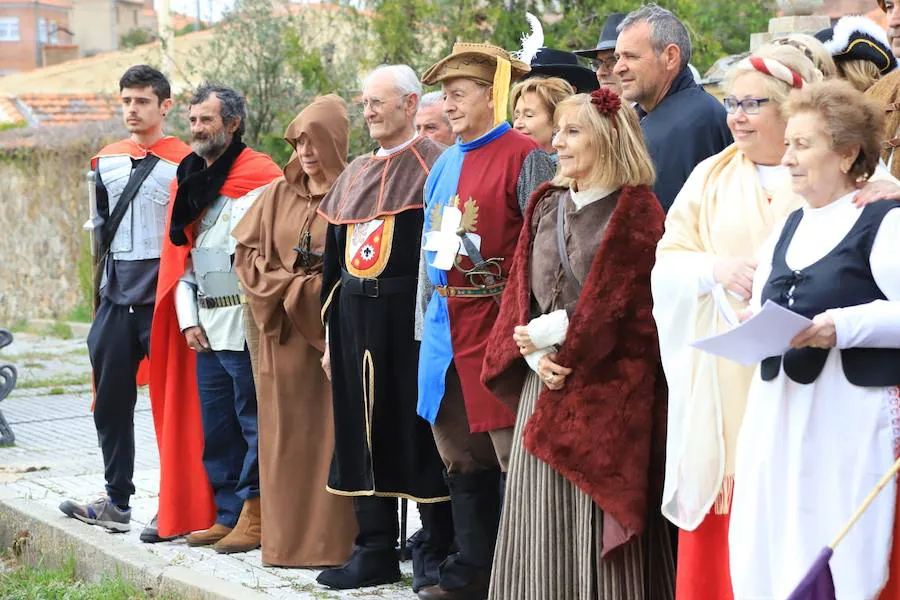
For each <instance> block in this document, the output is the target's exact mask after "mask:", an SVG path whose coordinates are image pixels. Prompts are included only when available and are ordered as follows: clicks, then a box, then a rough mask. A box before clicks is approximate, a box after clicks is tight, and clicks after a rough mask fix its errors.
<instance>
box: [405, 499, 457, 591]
mask: <svg viewBox="0 0 900 600" xmlns="http://www.w3.org/2000/svg"><path fill="white" fill-rule="evenodd" d="M419 514H420V515H421V517H422V529H420V530H419V531H417V532H416V533H414V534H413V535H412V537H410V538H409V540H407V543H406V546H407V548H409V550H410V554H411V555H412V568H413V580H412V589H413V591H414V592H418V591H419V590H421V589H422V588H426V587H429V586H433V585H437V584H438V583H439V582H440V578H441V563H443V562H444V560H446V559H447V557H448V556H449V555H450V554H451V552H452V550H451V548H452V546H453V516H452V513H451V507H450V503H449V502H438V503H435V504H419Z"/></svg>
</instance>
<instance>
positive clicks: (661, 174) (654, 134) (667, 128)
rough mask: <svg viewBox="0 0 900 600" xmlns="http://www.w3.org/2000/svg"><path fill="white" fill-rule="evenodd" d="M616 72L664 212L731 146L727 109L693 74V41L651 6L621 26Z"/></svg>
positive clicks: (667, 15) (670, 18)
mask: <svg viewBox="0 0 900 600" xmlns="http://www.w3.org/2000/svg"><path fill="white" fill-rule="evenodd" d="M617 30H618V32H619V35H618V38H617V39H616V50H615V53H616V58H617V59H618V61H617V62H616V66H615V69H614V73H615V74H616V75H617V76H618V77H619V78H620V79H621V82H622V97H623V98H625V99H626V100H629V101H631V102H635V103H636V106H635V109H636V110H637V113H638V117H639V118H640V119H641V129H643V130H644V139H645V141H646V142H647V149H648V150H649V151H650V157H651V158H652V159H653V165H654V166H655V167H656V185H655V186H654V187H653V191H654V192H655V193H656V197H657V198H658V199H659V202H660V204H662V207H663V209H664V210H666V211H668V210H669V207H670V206H671V205H672V203H673V202H674V201H675V196H676V195H677V194H678V192H679V191H680V190H681V186H682V185H684V182H685V181H686V180H687V178H688V176H689V175H690V174H691V171H693V170H694V167H695V166H697V164H698V163H699V162H700V161H702V160H703V159H705V158H707V157H709V156H712V155H713V154H718V153H719V152H721V151H722V150H724V149H725V148H726V147H728V146H729V145H730V144H731V143H732V138H731V132H730V131H729V130H728V126H727V125H726V123H725V109H724V108H723V107H722V105H721V104H720V103H719V102H718V101H717V100H716V99H715V98H713V97H712V96H711V95H709V94H708V93H706V91H705V90H704V89H703V88H702V87H700V86H699V85H698V84H697V83H696V82H695V81H694V77H693V75H692V74H691V71H690V68H689V67H688V62H689V61H690V59H691V52H692V48H691V38H690V35H689V34H688V31H687V28H685V26H684V24H683V23H682V22H681V21H679V20H678V18H677V17H676V16H675V15H674V14H672V13H671V12H670V11H668V10H666V9H664V8H660V7H659V6H656V5H655V4H648V5H647V6H644V7H642V8H639V9H637V10H635V11H633V12H631V13H629V14H628V16H626V17H625V19H623V20H622V22H621V23H620V24H619V26H618V27H617Z"/></svg>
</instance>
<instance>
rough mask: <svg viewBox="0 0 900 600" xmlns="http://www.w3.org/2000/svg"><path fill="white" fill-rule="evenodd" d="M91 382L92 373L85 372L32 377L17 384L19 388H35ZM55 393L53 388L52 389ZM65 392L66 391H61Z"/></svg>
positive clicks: (59, 386) (60, 386)
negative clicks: (39, 377) (81, 373)
mask: <svg viewBox="0 0 900 600" xmlns="http://www.w3.org/2000/svg"><path fill="white" fill-rule="evenodd" d="M90 382H91V374H90V373H85V374H83V375H66V376H61V377H46V378H43V379H31V380H26V381H21V380H20V381H19V382H18V383H17V384H16V389H17V390H33V389H36V388H47V387H48V388H54V389H56V388H63V387H69V386H72V385H87V384H89V383H90ZM50 393H53V390H51V391H50ZM60 393H64V392H60Z"/></svg>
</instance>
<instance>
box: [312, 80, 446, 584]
mask: <svg viewBox="0 0 900 600" xmlns="http://www.w3.org/2000/svg"><path fill="white" fill-rule="evenodd" d="M421 96H422V84H421V83H420V82H419V79H418V77H417V76H416V74H415V73H414V72H413V70H412V69H411V68H410V67H408V66H406V65H390V66H384V67H379V68H377V69H375V70H374V71H373V72H372V73H371V74H370V75H369V76H368V77H367V78H366V80H365V83H364V85H363V95H362V114H363V117H364V118H365V121H366V124H367V125H368V128H369V135H370V136H371V137H372V139H373V140H375V141H376V142H378V144H379V146H380V147H379V148H378V150H376V151H375V152H373V153H370V154H366V155H363V156H360V157H359V158H357V159H356V160H354V161H353V162H351V163H350V164H349V165H348V166H347V168H346V169H345V170H344V172H343V173H342V174H341V175H340V177H338V179H337V181H335V183H334V186H333V187H332V188H331V191H330V192H329V193H328V194H327V195H326V196H325V198H324V199H323V200H322V203H321V204H320V205H319V209H318V212H319V214H320V215H322V217H324V218H325V219H326V220H327V221H328V223H329V225H328V230H327V232H326V237H325V253H324V256H323V276H322V290H321V299H322V320H323V322H324V323H325V326H326V334H325V340H326V346H325V354H324V357H323V359H322V366H323V368H324V369H325V372H326V374H328V376H329V378H330V379H331V387H332V399H333V403H334V457H333V459H332V463H331V472H330V474H329V478H328V488H327V489H328V491H329V492H331V493H333V494H337V495H342V496H352V497H353V506H354V509H355V512H356V520H357V523H358V525H359V535H358V536H357V537H356V542H355V545H354V550H353V554H352V555H351V557H350V560H349V562H348V563H347V564H345V565H344V566H342V567H338V568H335V569H327V570H325V571H323V572H322V573H321V574H320V575H319V577H318V579H317V581H318V582H319V583H321V584H323V585H326V586H328V587H331V588H335V589H354V588H359V587H364V586H372V585H379V584H384V583H393V582H396V581H399V580H400V562H399V557H398V554H397V538H398V536H399V534H400V531H399V529H400V526H399V523H398V518H397V498H407V499H409V500H413V501H414V502H418V503H419V513H420V514H421V516H422V531H420V532H418V533H417V534H416V535H415V536H413V537H414V538H415V539H414V540H413V543H412V544H411V546H412V553H413V571H414V576H413V589H414V590H418V589H419V588H421V587H424V586H426V585H431V584H434V583H437V577H438V575H437V571H438V567H439V565H440V563H441V562H442V561H443V560H444V558H445V557H446V555H447V553H448V551H449V548H450V545H451V544H452V541H453V525H452V523H451V516H450V507H449V503H448V502H447V501H448V500H449V494H448V493H447V487H446V485H445V484H444V481H443V464H442V463H441V459H440V456H438V452H437V449H436V447H435V443H434V438H433V437H432V436H431V429H430V428H429V427H428V423H426V422H425V421H423V420H422V419H420V418H419V417H418V416H417V415H416V401H417V393H416V373H417V366H418V343H417V342H416V341H415V331H414V329H415V320H416V317H415V302H416V286H417V276H418V272H419V249H420V245H421V240H422V220H423V210H422V208H423V206H422V188H423V187H424V185H425V178H426V177H427V176H428V172H429V170H430V169H431V167H432V165H433V164H434V162H435V161H436V160H437V158H438V156H439V155H440V154H441V152H442V150H443V146H440V145H439V144H437V143H435V142H433V141H432V140H430V139H428V138H426V137H421V136H418V135H416V129H415V125H414V120H415V116H416V110H417V108H418V105H419V98H420V97H421ZM403 542H405V540H403Z"/></svg>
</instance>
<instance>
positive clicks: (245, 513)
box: [213, 497, 262, 554]
mask: <svg viewBox="0 0 900 600" xmlns="http://www.w3.org/2000/svg"><path fill="white" fill-rule="evenodd" d="M261 538H262V519H261V517H260V512H259V497H256V498H250V499H249V500H247V501H246V502H244V507H243V508H242V509H241V516H240V518H239V519H238V522H237V525H235V526H234V531H232V532H231V533H229V534H228V535H227V536H225V537H224V538H222V539H221V540H219V541H218V542H216V545H215V546H213V549H214V550H215V551H216V552H218V553H219V554H235V553H237V552H250V551H251V550H256V549H257V548H259V546H260V540H261Z"/></svg>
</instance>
